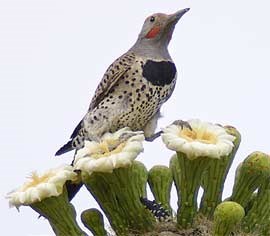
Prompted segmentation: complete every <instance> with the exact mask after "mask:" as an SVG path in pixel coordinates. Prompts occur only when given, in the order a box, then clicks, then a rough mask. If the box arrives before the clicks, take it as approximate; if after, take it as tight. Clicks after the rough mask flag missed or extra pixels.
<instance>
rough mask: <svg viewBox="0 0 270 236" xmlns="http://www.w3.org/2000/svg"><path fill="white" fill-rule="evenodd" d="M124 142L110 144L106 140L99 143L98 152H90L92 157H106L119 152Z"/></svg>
mask: <svg viewBox="0 0 270 236" xmlns="http://www.w3.org/2000/svg"><path fill="white" fill-rule="evenodd" d="M125 145H126V142H124V143H120V144H118V145H117V144H115V143H114V144H112V143H108V142H106V141H104V142H102V143H100V144H99V152H97V153H94V154H92V157H93V158H96V159H98V158H101V157H108V156H110V155H112V154H116V153H120V152H121V151H122V150H123V148H124V147H125Z"/></svg>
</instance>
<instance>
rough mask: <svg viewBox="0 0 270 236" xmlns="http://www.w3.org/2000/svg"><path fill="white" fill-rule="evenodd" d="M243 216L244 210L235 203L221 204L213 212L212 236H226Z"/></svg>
mask: <svg viewBox="0 0 270 236" xmlns="http://www.w3.org/2000/svg"><path fill="white" fill-rule="evenodd" d="M244 215H245V211H244V208H243V207H242V206H241V205H240V204H238V203H236V202H231V201H228V202H222V203H220V204H219V205H218V206H217V207H216V210H215V212H214V230H213V236H227V235H230V233H231V232H232V231H233V230H234V229H235V227H236V226H237V225H238V224H239V223H240V221H241V220H242V218H243V217H244Z"/></svg>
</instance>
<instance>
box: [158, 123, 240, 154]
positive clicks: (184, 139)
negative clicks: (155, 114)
mask: <svg viewBox="0 0 270 236" xmlns="http://www.w3.org/2000/svg"><path fill="white" fill-rule="evenodd" d="M187 122H188V123H189V124H190V126H191V128H192V130H190V129H189V128H188V127H185V126H180V125H175V124H172V125H169V126H168V127H166V128H164V129H163V134H162V140H163V142H164V143H165V145H166V146H167V148H169V149H171V150H174V151H177V152H182V153H185V154H186V155H187V157H188V158H189V159H195V158H197V157H204V156H205V157H210V158H220V157H222V156H226V155H228V154H229V153H230V152H231V151H232V149H233V147H234V144H233V141H234V139H235V137H234V136H232V135H230V134H228V133H227V132H226V130H225V129H224V128H223V127H221V126H219V125H215V124H212V123H208V122H203V121H200V120H198V119H192V120H189V121H187Z"/></svg>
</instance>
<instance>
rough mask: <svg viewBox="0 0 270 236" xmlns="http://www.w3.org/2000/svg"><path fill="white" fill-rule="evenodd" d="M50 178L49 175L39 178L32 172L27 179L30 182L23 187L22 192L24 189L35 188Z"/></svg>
mask: <svg viewBox="0 0 270 236" xmlns="http://www.w3.org/2000/svg"><path fill="white" fill-rule="evenodd" d="M50 177H51V174H50V173H47V174H44V175H41V176H39V175H38V174H37V173H36V172H33V173H32V174H31V176H30V177H29V178H30V181H29V182H28V183H27V184H26V185H25V186H24V187H23V189H22V191H25V190H26V189H28V188H31V187H35V186H37V185H39V184H40V183H45V182H47V181H48V180H49V178H50Z"/></svg>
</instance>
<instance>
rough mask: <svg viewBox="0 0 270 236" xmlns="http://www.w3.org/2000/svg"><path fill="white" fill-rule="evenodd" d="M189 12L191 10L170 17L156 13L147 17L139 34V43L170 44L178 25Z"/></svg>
mask: <svg viewBox="0 0 270 236" xmlns="http://www.w3.org/2000/svg"><path fill="white" fill-rule="evenodd" d="M188 11H189V8H186V9H183V10H179V11H177V12H175V13H174V14H170V15H167V14H163V13H156V14H153V15H151V16H149V17H147V18H146V20H145V22H144V24H143V27H142V30H141V32H140V34H139V38H138V41H149V42H153V43H161V44H168V43H169V42H170V40H171V37H172V34H173V31H174V27H175V25H176V23H177V22H178V21H179V19H180V18H181V17H182V16H183V15H184V14H185V13H186V12H188Z"/></svg>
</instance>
